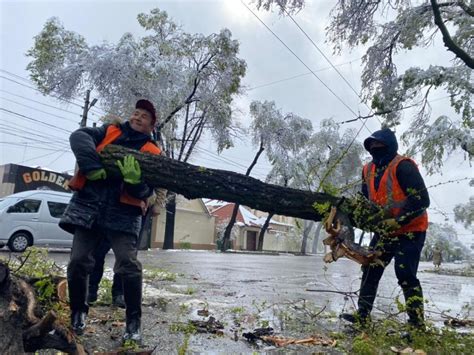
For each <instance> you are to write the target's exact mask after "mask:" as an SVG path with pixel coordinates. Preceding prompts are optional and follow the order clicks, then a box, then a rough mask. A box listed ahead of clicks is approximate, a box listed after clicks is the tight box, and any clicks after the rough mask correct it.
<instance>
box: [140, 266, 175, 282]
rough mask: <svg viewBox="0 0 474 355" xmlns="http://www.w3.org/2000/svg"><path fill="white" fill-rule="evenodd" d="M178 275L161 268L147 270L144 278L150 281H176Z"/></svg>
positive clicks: (144, 272)
mask: <svg viewBox="0 0 474 355" xmlns="http://www.w3.org/2000/svg"><path fill="white" fill-rule="evenodd" d="M176 276H177V274H176V273H174V272H170V271H168V270H165V269H161V268H146V269H145V270H144V271H143V277H144V278H145V279H147V280H150V281H176Z"/></svg>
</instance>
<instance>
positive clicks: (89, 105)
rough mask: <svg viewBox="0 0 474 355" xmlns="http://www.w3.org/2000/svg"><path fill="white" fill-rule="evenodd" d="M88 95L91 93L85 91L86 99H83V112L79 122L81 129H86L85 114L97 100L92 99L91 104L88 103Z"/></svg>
mask: <svg viewBox="0 0 474 355" xmlns="http://www.w3.org/2000/svg"><path fill="white" fill-rule="evenodd" d="M90 95H91V91H90V90H87V91H86V97H85V99H84V100H85V102H84V107H83V109H84V110H83V111H82V120H81V123H80V126H81V127H86V125H87V114H88V112H89V110H90V109H91V108H92V106H94V105H95V103H96V102H97V99H93V100H92V102H91V103H89V99H90Z"/></svg>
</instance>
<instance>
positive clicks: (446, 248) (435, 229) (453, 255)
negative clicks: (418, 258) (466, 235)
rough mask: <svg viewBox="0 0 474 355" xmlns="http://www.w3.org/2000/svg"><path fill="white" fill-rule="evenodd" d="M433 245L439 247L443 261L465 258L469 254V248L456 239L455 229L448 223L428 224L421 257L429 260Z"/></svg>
mask: <svg viewBox="0 0 474 355" xmlns="http://www.w3.org/2000/svg"><path fill="white" fill-rule="evenodd" d="M435 247H438V248H440V249H441V252H442V255H443V260H445V261H454V260H460V259H466V258H468V257H469V255H470V250H469V249H468V248H467V247H465V246H464V245H463V244H462V243H461V242H460V241H459V240H458V236H457V232H456V229H455V228H454V227H453V226H452V225H450V224H448V223H444V224H439V223H430V224H429V227H428V230H427V232H426V241H425V245H424V247H423V251H422V259H423V260H431V258H432V255H433V249H434V248H435Z"/></svg>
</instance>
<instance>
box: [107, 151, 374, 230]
mask: <svg viewBox="0 0 474 355" xmlns="http://www.w3.org/2000/svg"><path fill="white" fill-rule="evenodd" d="M127 154H131V155H133V156H135V158H136V159H137V160H138V162H139V163H140V166H141V171H142V176H143V179H144V180H145V181H146V182H147V183H148V184H149V185H150V186H152V187H161V188H165V189H168V190H170V191H173V192H175V193H178V194H181V195H183V196H184V197H186V198H188V199H195V198H210V199H216V200H223V201H228V202H234V203H238V204H241V205H245V206H248V207H250V208H254V209H257V210H260V211H265V212H268V213H270V214H279V215H283V216H291V217H296V218H302V219H308V220H313V221H321V220H322V219H323V218H324V216H325V215H326V214H327V213H328V210H329V206H331V205H333V206H336V205H338V207H339V210H340V211H342V212H344V213H347V214H348V215H349V216H351V217H352V220H353V221H354V223H355V226H356V227H358V228H360V229H366V230H373V229H375V228H374V227H375V226H376V225H377V224H378V222H379V221H380V220H381V219H383V216H381V214H380V209H379V208H377V207H376V206H374V205H373V204H371V203H370V202H368V201H367V200H361V199H358V198H354V199H343V200H341V199H340V198H337V197H334V196H331V195H329V194H326V193H319V192H310V191H303V190H297V189H292V188H288V187H283V186H277V185H273V184H267V183H264V182H262V181H260V180H257V179H255V178H252V177H250V176H245V175H243V174H238V173H235V172H232V171H225V170H217V169H208V168H205V167H200V166H196V165H192V164H188V163H183V162H180V161H176V160H172V159H169V158H167V157H165V156H160V155H150V154H145V153H140V152H138V151H136V150H131V149H127V148H124V147H119V146H114V145H108V146H107V147H106V148H105V149H104V150H103V151H102V152H101V156H102V163H103V165H104V167H105V169H106V170H107V173H108V175H109V176H120V172H119V170H118V167H117V165H116V161H117V160H118V159H123V157H124V156H125V155H127ZM315 207H317V208H315Z"/></svg>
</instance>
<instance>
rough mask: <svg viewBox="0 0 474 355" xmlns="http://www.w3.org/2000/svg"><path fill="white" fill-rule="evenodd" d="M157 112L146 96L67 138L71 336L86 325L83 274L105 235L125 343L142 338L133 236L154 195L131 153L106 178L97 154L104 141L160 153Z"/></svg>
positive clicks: (65, 223)
mask: <svg viewBox="0 0 474 355" xmlns="http://www.w3.org/2000/svg"><path fill="white" fill-rule="evenodd" d="M155 122H156V112H155V108H154V106H153V104H152V103H151V102H150V101H148V100H139V101H138V102H137V103H136V105H135V110H134V111H133V113H132V115H131V116H130V118H129V120H128V121H127V122H124V123H121V124H105V125H104V126H102V127H84V128H80V129H78V130H77V131H75V132H73V133H72V134H71V137H70V143H71V149H72V151H73V153H74V155H75V157H76V160H77V164H78V167H79V170H78V173H77V174H76V175H75V176H74V178H73V179H71V182H70V184H69V185H70V188H71V189H72V190H74V191H75V193H74V195H73V197H72V198H71V202H70V203H69V205H68V207H67V209H66V211H65V213H64V215H63V217H62V218H61V220H60V222H59V225H60V227H61V228H63V229H64V230H66V231H68V232H70V233H73V234H74V239H73V246H72V250H71V257H70V261H69V264H68V269H67V278H68V288H69V300H70V308H71V326H72V329H73V331H74V332H76V334H82V333H83V331H84V328H85V320H86V315H87V313H88V310H89V305H88V303H87V284H88V275H89V274H90V273H91V271H92V269H93V267H94V258H93V256H92V254H93V252H94V250H95V249H96V248H97V246H98V245H99V244H100V243H101V241H102V240H103V239H104V238H107V239H109V240H110V242H111V244H112V249H113V251H114V254H115V266H114V272H115V273H117V274H118V275H120V277H121V279H122V283H123V291H124V300H125V306H126V329H125V333H124V335H123V340H124V341H134V342H137V343H140V342H141V333H140V323H141V301H142V266H141V263H140V262H139V261H138V259H137V237H138V233H139V231H140V228H141V224H142V216H143V212H144V211H145V210H146V208H147V199H148V197H150V196H151V195H152V194H153V189H152V188H151V187H150V186H148V185H147V184H146V183H145V182H144V181H143V180H142V176H141V169H140V165H139V163H138V161H136V160H135V158H134V157H133V156H132V155H127V156H125V157H124V159H123V160H119V161H117V166H118V167H119V169H120V172H121V177H120V178H116V177H109V176H107V172H106V171H105V169H104V167H103V166H102V162H101V159H100V156H99V152H100V151H101V150H102V149H104V147H105V146H106V145H108V144H116V145H120V146H123V147H126V148H130V149H135V150H139V151H141V152H147V153H150V154H160V153H161V150H160V149H159V148H158V147H157V146H156V144H155V143H154V142H153V140H152V138H151V134H152V132H153V129H154V125H155Z"/></svg>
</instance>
